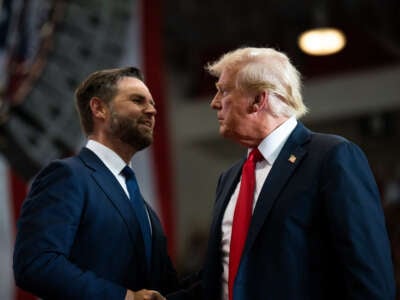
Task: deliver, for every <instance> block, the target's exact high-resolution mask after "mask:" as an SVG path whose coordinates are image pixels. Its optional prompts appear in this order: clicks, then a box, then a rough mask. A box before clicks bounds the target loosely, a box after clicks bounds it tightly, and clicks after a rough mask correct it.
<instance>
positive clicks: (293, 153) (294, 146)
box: [243, 123, 310, 255]
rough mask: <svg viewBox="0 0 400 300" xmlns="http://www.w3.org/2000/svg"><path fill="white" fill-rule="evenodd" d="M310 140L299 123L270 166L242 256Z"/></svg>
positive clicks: (254, 237)
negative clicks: (304, 146) (304, 145)
mask: <svg viewBox="0 0 400 300" xmlns="http://www.w3.org/2000/svg"><path fill="white" fill-rule="evenodd" d="M309 138H310V133H309V131H308V130H307V129H306V128H305V127H304V126H303V125H302V124H301V123H299V124H298V125H297V126H296V128H295V129H294V131H293V132H292V134H291V135H290V136H289V138H288V140H287V141H286V143H285V145H284V147H283V148H282V150H281V152H280V154H279V156H278V157H277V159H276V161H275V163H274V164H273V166H272V169H271V171H270V172H269V174H268V177H267V179H266V180H265V182H264V185H263V187H262V189H261V192H260V195H259V197H258V201H257V204H256V207H255V209H254V214H253V217H252V219H251V224H250V228H249V232H248V235H247V241H246V245H245V249H244V252H243V254H244V255H246V253H247V251H249V249H250V248H251V246H252V245H253V243H254V241H255V239H256V237H257V235H258V233H259V232H260V230H261V227H262V226H263V224H264V222H265V220H266V219H267V218H268V215H269V213H270V211H271V208H272V207H273V205H274V203H275V201H276V200H277V198H278V197H279V194H280V192H281V191H282V189H283V188H284V186H285V184H286V182H287V181H288V179H289V178H290V177H291V176H292V174H293V172H294V171H295V170H296V168H297V166H298V165H299V164H300V162H301V160H302V159H303V158H304V156H305V154H306V153H307V152H306V150H305V149H304V148H303V144H304V143H306V142H307V141H308V140H309Z"/></svg>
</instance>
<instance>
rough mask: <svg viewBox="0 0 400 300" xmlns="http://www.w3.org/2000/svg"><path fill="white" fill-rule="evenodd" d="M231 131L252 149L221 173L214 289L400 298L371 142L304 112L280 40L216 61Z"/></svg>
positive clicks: (259, 297) (269, 296) (322, 299)
mask: <svg viewBox="0 0 400 300" xmlns="http://www.w3.org/2000/svg"><path fill="white" fill-rule="evenodd" d="M208 70H209V72H210V73H211V74H212V75H215V76H216V77H218V82H217V83H216V88H217V93H216V95H215V97H214V99H213V100H212V102H211V107H212V108H213V109H214V110H215V111H216V113H217V117H218V121H219V132H220V134H221V135H222V136H224V137H226V138H229V139H232V140H233V141H235V142H237V143H239V144H241V145H243V146H244V147H246V148H247V149H248V150H247V156H246V158H243V159H242V160H240V161H239V162H238V163H236V164H234V165H233V166H232V167H231V168H230V169H229V170H227V171H225V172H224V173H222V175H221V177H220V179H219V182H218V186H217V199H216V202H215V211H214V217H213V221H212V225H211V232H210V240H209V246H208V253H207V257H206V264H205V269H204V273H203V284H204V288H205V296H206V299H224V300H228V299H229V300H247V299H251V300H296V299H307V300H317V299H318V300H329V299H332V300H333V299H342V300H344V299H359V300H365V299H368V300H372V299H380V300H384V299H385V300H391V299H394V293H395V291H394V278H393V268H392V262H391V253H390V246H389V241H388V237H387V233H386V228H385V222H384V217H383V213H382V209H381V202H380V198H379V193H378V189H377V186H376V184H375V180H374V177H373V175H372V173H371V170H370V167H369V165H368V162H367V159H366V157H365V155H364V154H363V152H362V151H361V150H360V148H359V147H357V146H356V145H355V144H353V143H352V142H350V141H348V140H346V139H345V138H343V137H340V136H334V135H328V134H321V133H315V132H312V131H310V130H308V129H307V128H306V127H305V126H304V125H303V124H302V123H301V122H299V121H298V118H300V117H301V116H302V115H304V114H305V113H306V111H307V109H306V107H305V105H304V104H303V101H302V96H301V91H300V86H301V82H300V78H299V77H300V76H299V73H298V71H297V70H296V69H295V67H294V66H293V65H292V64H291V63H290V61H289V59H288V57H287V56H286V55H285V54H283V53H281V52H278V51H275V50H274V49H270V48H242V49H237V50H235V51H232V52H229V53H227V54H225V55H223V56H222V57H221V58H220V59H219V60H218V61H216V62H214V63H212V64H210V65H208Z"/></svg>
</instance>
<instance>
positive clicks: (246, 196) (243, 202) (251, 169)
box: [228, 148, 264, 300]
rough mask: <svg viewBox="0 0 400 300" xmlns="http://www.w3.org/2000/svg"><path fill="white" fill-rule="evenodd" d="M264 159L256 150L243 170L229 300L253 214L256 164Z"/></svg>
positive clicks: (234, 227) (231, 253)
mask: <svg viewBox="0 0 400 300" xmlns="http://www.w3.org/2000/svg"><path fill="white" fill-rule="evenodd" d="M263 159H264V158H263V156H262V155H261V153H260V151H258V149H257V148H255V149H253V150H252V151H251V152H250V154H249V157H248V158H247V160H246V162H245V163H244V165H243V169H242V180H241V183H240V190H239V196H238V199H237V203H236V207H235V213H234V216H233V224H232V234H231V245H230V250H229V277H228V287H229V300H233V286H234V282H235V278H236V273H237V270H238V268H239V264H240V258H241V256H242V252H243V248H244V244H245V242H246V236H247V231H248V230H249V226H250V220H251V216H252V212H253V198H254V188H255V183H256V179H255V167H256V162H258V161H261V160H263Z"/></svg>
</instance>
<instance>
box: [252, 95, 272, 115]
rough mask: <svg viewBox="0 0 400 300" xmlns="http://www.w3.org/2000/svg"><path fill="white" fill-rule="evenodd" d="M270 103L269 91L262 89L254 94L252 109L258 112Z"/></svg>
mask: <svg viewBox="0 0 400 300" xmlns="http://www.w3.org/2000/svg"><path fill="white" fill-rule="evenodd" d="M267 105H268V92H267V91H262V92H259V93H257V94H256V95H255V96H254V99H253V103H252V111H253V112H258V111H260V110H263V109H264V108H265V107H266V106H267Z"/></svg>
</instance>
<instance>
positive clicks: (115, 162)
mask: <svg viewBox="0 0 400 300" xmlns="http://www.w3.org/2000/svg"><path fill="white" fill-rule="evenodd" d="M86 148H88V149H90V150H92V151H93V152H94V153H95V154H96V155H97V156H98V157H99V158H100V160H101V161H102V162H103V163H104V164H105V165H106V167H107V168H108V169H109V170H110V171H111V172H112V173H113V174H114V175H119V174H120V173H121V171H122V169H123V168H124V167H125V166H126V163H125V161H124V160H123V159H122V158H121V157H120V156H119V155H118V154H117V153H115V152H114V151H113V150H111V149H110V148H108V147H107V146H104V145H103V144H101V143H99V142H96V141H94V140H88V142H87V144H86ZM129 165H130V164H129ZM130 167H131V166H130Z"/></svg>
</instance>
